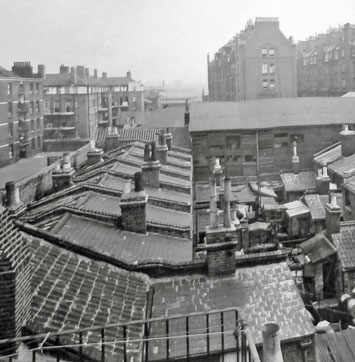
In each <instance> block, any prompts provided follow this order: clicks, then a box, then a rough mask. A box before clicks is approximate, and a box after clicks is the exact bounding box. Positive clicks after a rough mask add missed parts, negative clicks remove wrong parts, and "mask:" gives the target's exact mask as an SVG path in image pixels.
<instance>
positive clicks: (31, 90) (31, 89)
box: [30, 83, 34, 94]
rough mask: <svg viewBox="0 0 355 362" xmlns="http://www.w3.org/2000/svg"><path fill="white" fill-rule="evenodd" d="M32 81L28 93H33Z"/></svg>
mask: <svg viewBox="0 0 355 362" xmlns="http://www.w3.org/2000/svg"><path fill="white" fill-rule="evenodd" d="M33 88H34V87H33V83H30V94H33Z"/></svg>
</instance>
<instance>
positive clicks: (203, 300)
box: [151, 262, 314, 356]
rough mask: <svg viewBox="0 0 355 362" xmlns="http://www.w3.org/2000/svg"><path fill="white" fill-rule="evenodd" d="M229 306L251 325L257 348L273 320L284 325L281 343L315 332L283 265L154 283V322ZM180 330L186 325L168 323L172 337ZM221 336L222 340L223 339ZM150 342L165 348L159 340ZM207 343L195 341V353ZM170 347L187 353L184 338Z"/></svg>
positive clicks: (227, 325) (228, 323)
mask: <svg viewBox="0 0 355 362" xmlns="http://www.w3.org/2000/svg"><path fill="white" fill-rule="evenodd" d="M229 307H236V308H237V309H238V311H239V318H242V319H244V320H245V321H246V322H247V323H248V325H249V328H250V330H251V332H252V335H253V338H254V341H255V343H257V344H259V343H261V342H262V326H263V324H264V323H266V322H270V321H275V322H277V323H278V324H279V325H280V336H281V338H282V340H288V339H297V338H300V337H302V336H307V335H312V334H313V333H314V327H313V324H312V321H311V317H310V316H309V314H308V313H307V311H306V309H305V307H304V305H303V302H302V299H301V297H300V294H299V291H298V289H297V287H296V285H295V283H294V280H293V277H292V274H291V271H290V269H289V268H288V266H287V264H286V263H285V262H282V263H279V264H269V265H260V266H255V267H248V268H240V269H238V270H237V271H236V272H235V275H233V276H229V277H219V278H208V277H206V276H199V275H194V276H185V277H183V278H177V277H176V278H171V279H170V280H166V281H163V282H158V283H156V284H154V299H153V307H152V317H153V318H154V317H158V316H166V317H168V316H173V315H177V314H189V313H191V312H207V311H211V310H216V309H223V308H229ZM216 319H217V321H216ZM204 320H205V316H201V317H200V319H197V320H195V321H194V326H195V328H198V326H199V327H200V328H201V325H203V323H204ZM183 322H184V321H183ZM224 322H225V331H227V330H234V328H235V326H234V327H233V325H232V323H233V322H234V318H233V317H232V318H230V319H229V318H227V317H226V318H225V319H224ZM213 323H214V324H213V326H214V327H215V326H216V325H218V323H219V324H220V319H219V316H218V318H215V320H214V322H213ZM182 328H184V323H183V324H182V325H181V324H180V325H179V324H170V333H172V334H174V333H178V332H180V334H181V332H183V331H184V329H182ZM191 328H193V327H191ZM219 328H220V327H219ZM219 330H220V329H219ZM158 333H160V331H159V329H158V328H157V329H156V330H153V331H152V333H151V336H154V334H158ZM218 338H219V339H220V336H218ZM214 342H216V341H215V340H214ZM152 343H153V344H154V345H157V346H158V347H160V348H161V342H152ZM159 343H160V344H159ZM225 343H226V346H228V345H229V346H230V345H231V344H232V343H234V345H235V339H234V336H233V335H226V340H225ZM205 344H206V341H204V340H202V339H201V338H199V339H197V340H193V341H191V342H190V350H191V351H192V352H191V354H193V353H198V352H199V351H201V349H202V350H203V349H205V348H206V345H205ZM211 345H213V347H212V348H213V350H214V351H216V350H220V344H218V343H217V344H216V343H211ZM171 348H172V351H171V355H174V356H179V355H180V356H182V355H183V354H185V355H186V345H184V341H183V340H180V342H178V341H177V342H176V343H174V345H173V346H172V347H171Z"/></svg>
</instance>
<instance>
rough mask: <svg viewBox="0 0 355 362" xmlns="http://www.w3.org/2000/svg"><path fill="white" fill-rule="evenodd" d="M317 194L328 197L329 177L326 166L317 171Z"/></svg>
mask: <svg viewBox="0 0 355 362" xmlns="http://www.w3.org/2000/svg"><path fill="white" fill-rule="evenodd" d="M316 185H317V192H318V194H320V195H328V193H329V185H330V177H329V176H328V169H327V166H324V167H323V169H322V170H321V169H318V175H317V177H316Z"/></svg>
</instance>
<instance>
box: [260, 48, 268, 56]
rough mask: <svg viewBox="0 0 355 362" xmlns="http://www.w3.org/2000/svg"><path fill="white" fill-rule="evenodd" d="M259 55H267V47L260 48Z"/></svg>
mask: <svg viewBox="0 0 355 362" xmlns="http://www.w3.org/2000/svg"><path fill="white" fill-rule="evenodd" d="M261 55H262V56H266V55H267V49H266V48H262V49H261Z"/></svg>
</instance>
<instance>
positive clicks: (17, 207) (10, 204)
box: [5, 181, 25, 214]
mask: <svg viewBox="0 0 355 362" xmlns="http://www.w3.org/2000/svg"><path fill="white" fill-rule="evenodd" d="M5 189H6V207H7V209H8V210H9V211H10V213H11V214H18V213H19V212H21V211H23V210H24V209H25V205H24V204H23V203H22V202H21V199H20V190H19V188H18V186H17V185H16V184H15V182H14V181H9V182H7V183H6V185H5Z"/></svg>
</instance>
